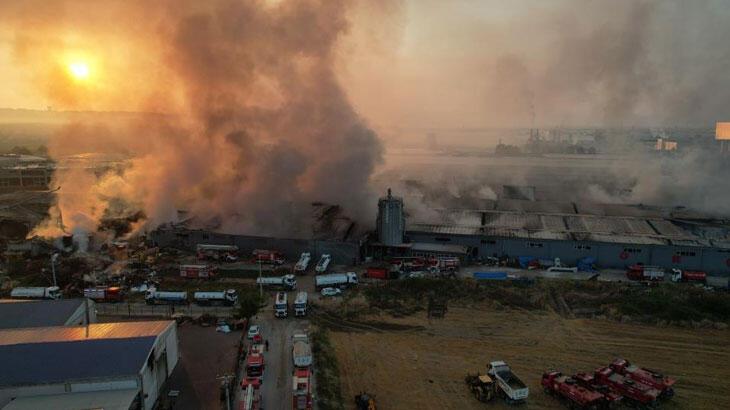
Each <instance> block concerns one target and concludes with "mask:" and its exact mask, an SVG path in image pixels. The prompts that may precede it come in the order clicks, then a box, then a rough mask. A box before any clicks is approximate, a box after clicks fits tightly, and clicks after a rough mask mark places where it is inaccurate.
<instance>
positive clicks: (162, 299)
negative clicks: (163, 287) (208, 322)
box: [144, 288, 188, 305]
mask: <svg viewBox="0 0 730 410" xmlns="http://www.w3.org/2000/svg"><path fill="white" fill-rule="evenodd" d="M144 301H145V302H146V303H147V304H148V305H158V304H163V305H186V304H187V303H188V293H187V292H170V291H158V290H157V289H156V288H149V289H147V291H146V292H145V294H144Z"/></svg>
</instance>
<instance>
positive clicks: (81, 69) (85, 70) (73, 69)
mask: <svg viewBox="0 0 730 410" xmlns="http://www.w3.org/2000/svg"><path fill="white" fill-rule="evenodd" d="M68 71H69V73H70V74H71V75H72V76H73V77H74V78H75V79H77V80H84V79H86V78H88V77H89V65H88V64H86V63H85V62H83V61H75V62H73V63H70V64H69V65H68Z"/></svg>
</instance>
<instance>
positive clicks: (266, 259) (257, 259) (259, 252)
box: [253, 249, 286, 265]
mask: <svg viewBox="0 0 730 410" xmlns="http://www.w3.org/2000/svg"><path fill="white" fill-rule="evenodd" d="M253 262H254V263H265V264H271V265H283V264H284V263H285V262H286V259H284V255H282V254H281V252H278V251H270V250H268V249H255V250H254V251H253Z"/></svg>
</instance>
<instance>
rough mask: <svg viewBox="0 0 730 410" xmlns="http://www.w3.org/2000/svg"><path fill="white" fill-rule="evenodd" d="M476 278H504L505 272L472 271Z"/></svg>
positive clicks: (505, 276)
mask: <svg viewBox="0 0 730 410" xmlns="http://www.w3.org/2000/svg"><path fill="white" fill-rule="evenodd" d="M474 279H476V280H506V279H507V272H474Z"/></svg>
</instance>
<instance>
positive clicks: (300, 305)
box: [294, 292, 308, 316]
mask: <svg viewBox="0 0 730 410" xmlns="http://www.w3.org/2000/svg"><path fill="white" fill-rule="evenodd" d="M307 307H308V306H307V292H299V293H297V298H296V299H295V300H294V316H305V315H306V314H307Z"/></svg>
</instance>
